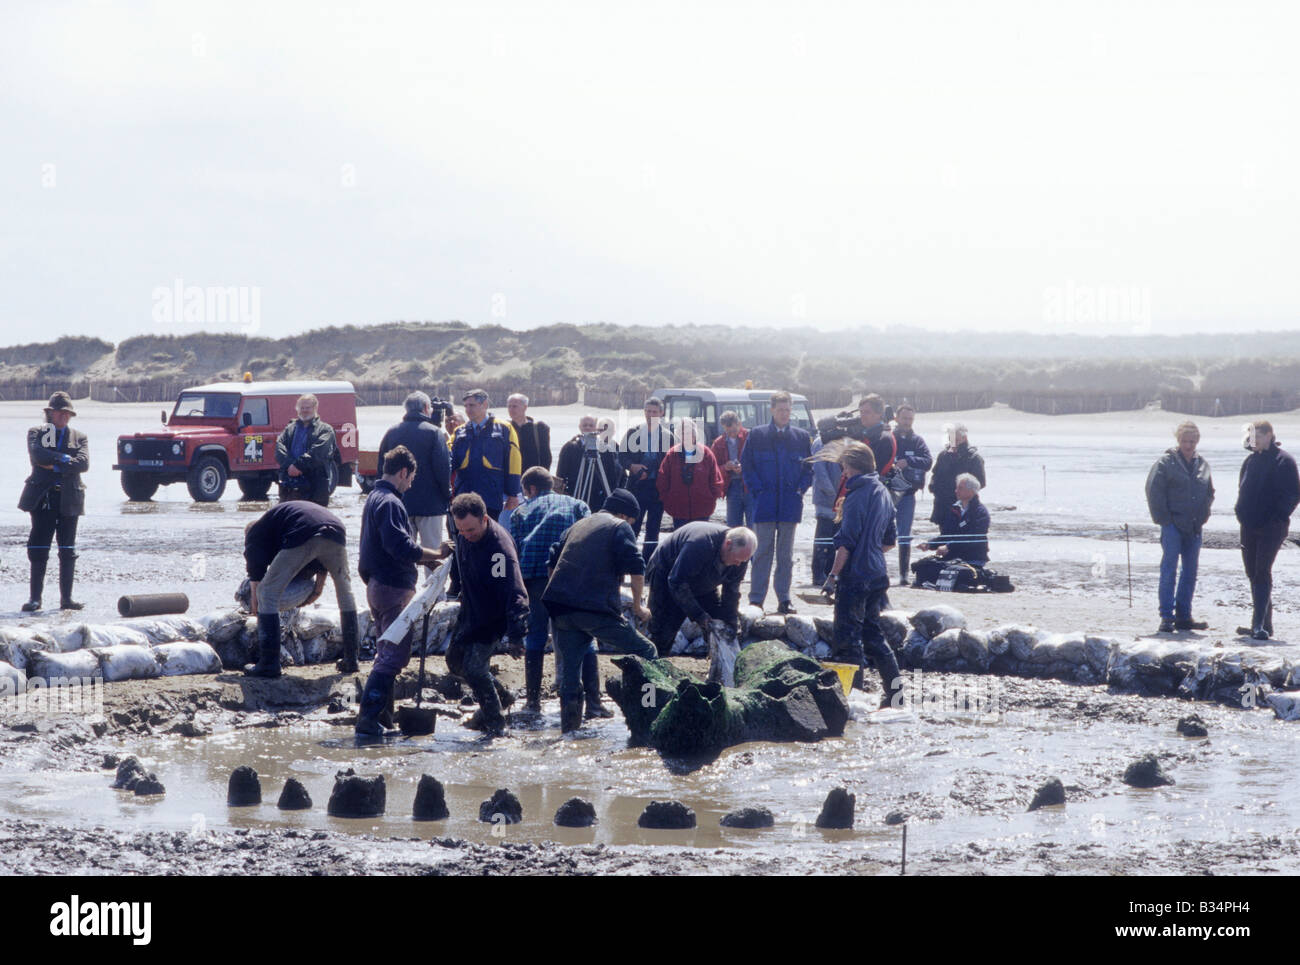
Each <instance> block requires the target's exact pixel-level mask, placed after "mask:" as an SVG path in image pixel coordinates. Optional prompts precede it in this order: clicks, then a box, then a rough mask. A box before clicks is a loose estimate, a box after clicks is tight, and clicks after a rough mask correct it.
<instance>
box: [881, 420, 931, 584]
mask: <svg viewBox="0 0 1300 965" xmlns="http://www.w3.org/2000/svg"><path fill="white" fill-rule="evenodd" d="M896 418H897V420H898V428H897V429H895V430H894V452H895V457H894V471H893V472H892V473H891V474H890V477H889V488H890V490H891V491H892V492H893V495H894V517H895V518H894V522H895V525H896V527H897V529H898V572H899V578H900V580H901V583H900V585H902V586H907V573H908V569H907V565H908V563H909V562H910V559H911V555H912V520H913V519H914V518H915V516H916V494H917V493H918V492H920V491H921V490H922V489H924V488H925V474H926V473H927V472H929V471H930V467H931V466H932V465H933V464H934V459H933V458H932V457H931V455H930V447H929V446H927V445H926V444H925V440H924V439H922V438H921V437H920V436H918V435H917V434H916V432H915V431H913V429H912V423H913V422H914V421H915V420H916V409H915V408H913V407H912V404H911V403H910V402H904V403H903V404H902V405H900V406H899V407H898V412H897V415H896Z"/></svg>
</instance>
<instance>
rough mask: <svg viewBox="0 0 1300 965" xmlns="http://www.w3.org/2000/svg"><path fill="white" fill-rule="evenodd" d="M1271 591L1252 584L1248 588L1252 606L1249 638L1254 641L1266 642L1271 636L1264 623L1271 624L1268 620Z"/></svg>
mask: <svg viewBox="0 0 1300 965" xmlns="http://www.w3.org/2000/svg"><path fill="white" fill-rule="evenodd" d="M1271 589H1272V588H1271V587H1264V586H1262V585H1261V584H1259V583H1254V584H1252V585H1251V587H1250V596H1251V603H1253V604H1254V606H1253V612H1252V613H1251V617H1250V629H1251V636H1253V637H1254V638H1255V639H1256V640H1267V639H1269V638H1270V637H1271V636H1272V633H1270V632H1269V630H1268V627H1267V625H1266V622H1265V621H1268V622H1272V621H1271V620H1268V615H1269V614H1268V611H1269V608H1270V607H1271V606H1272V600H1271V599H1270V597H1271V596H1272V594H1271V592H1270V590H1271Z"/></svg>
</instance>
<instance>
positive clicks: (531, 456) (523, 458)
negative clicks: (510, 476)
mask: <svg viewBox="0 0 1300 965" xmlns="http://www.w3.org/2000/svg"><path fill="white" fill-rule="evenodd" d="M506 411H508V412H509V413H510V423H511V425H513V426H514V427H515V435H516V436H518V437H519V461H520V466H521V470H520V473H521V475H522V474H523V473H525V472H527V471H528V470H529V469H532V468H533V466H541V467H542V468H543V469H547V470H549V469H550V468H551V427H550V426H548V425H547V424H546V423H545V422H537V421H536V420H534V419H533V417H532V416H530V415H527V412H528V396H526V395H524V394H523V393H522V392H516V393H515V394H514V395H512V396H510V398H508V399H506Z"/></svg>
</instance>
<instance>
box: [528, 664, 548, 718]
mask: <svg viewBox="0 0 1300 965" xmlns="http://www.w3.org/2000/svg"><path fill="white" fill-rule="evenodd" d="M545 658H546V651H544V650H526V651H524V710H526V711H528V712H529V713H530V714H540V713H541V712H542V663H543V661H544V660H545Z"/></svg>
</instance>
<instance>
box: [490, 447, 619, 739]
mask: <svg viewBox="0 0 1300 965" xmlns="http://www.w3.org/2000/svg"><path fill="white" fill-rule="evenodd" d="M520 483H521V485H522V487H523V491H524V497H525V500H524V502H523V503H522V504H521V505H520V506H519V508H518V509H516V510H515V511H514V512H513V513H512V514H511V516H510V535H511V536H512V537H513V538H514V541H515V546H516V547H517V548H518V550H519V570H520V572H521V573H522V574H523V577H524V586H525V588H527V590H528V607H529V611H528V635H527V636H526V637H524V709H525V710H527V711H531V712H532V713H541V710H542V662H543V658H544V656H545V654H546V637H547V634H548V630H549V627H550V617H549V616H548V615H547V612H546V607H545V606H543V605H542V592H543V591H544V590H545V589H546V580H547V577H548V576H549V574H548V572H547V565H546V564H547V559H548V558H549V556H550V552H551V547H552V546H553V545H554V544H556V543H558V542H559V541H560V540H561V539H562V538H563V537H564V534H565V533H567V532H568V531H569V527H570V526H572V525H573V524H574V523H576V522H577V521H578V520H580V519H585V518H586V517H587V516H590V515H591V510H590V509H589V508H588V507H587V504H586V503H584V502H583V501H582V500H580V499H575V498H573V497H572V496H563V495H561V494H560V493H557V492H554V491H553V490H554V486H555V479H554V477H553V476H552V475H551V474H550V472H549V471H547V470H546V469H544V468H542V467H541V466H534V467H533V468H531V469H529V470H528V471H527V472H525V473H524V475H523V478H522V479H521V480H520ZM559 656H560V653H559V650H556V652H555V657H556V661H557V667H556V673H555V677H556V679H557V680H558V679H559V677H560V674H559V667H558V661H559ZM588 665H590V669H588ZM582 678H583V680H582V682H583V690H584V692H585V693H586V695H587V714H586V716H588V717H611V716H613V715H612V714H611V713H610V711H608V710H606V709H605V708H604V707H603V706H602V705H601V703H600V676H599V670H598V667H597V664H596V652H595V650H594V649H593V650H591V651H590V652H589V653H588V654H587V655H586V657H585V658H584V659H583V664H582Z"/></svg>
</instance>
